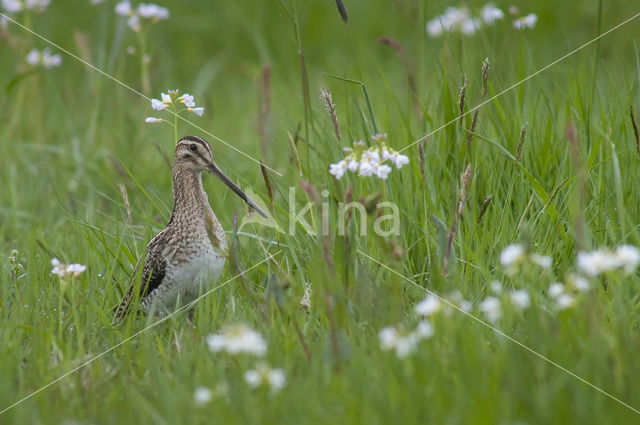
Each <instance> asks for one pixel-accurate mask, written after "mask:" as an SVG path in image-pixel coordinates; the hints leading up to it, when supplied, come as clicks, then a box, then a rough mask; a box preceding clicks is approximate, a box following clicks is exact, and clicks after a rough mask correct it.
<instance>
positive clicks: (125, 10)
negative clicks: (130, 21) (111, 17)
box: [115, 0, 133, 16]
mask: <svg viewBox="0 0 640 425" xmlns="http://www.w3.org/2000/svg"><path fill="white" fill-rule="evenodd" d="M115 11H116V13H117V14H118V15H122V16H130V15H132V14H133V9H131V3H129V0H123V1H121V2H120V3H118V4H116V7H115Z"/></svg>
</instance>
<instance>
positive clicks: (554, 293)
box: [547, 282, 564, 298]
mask: <svg viewBox="0 0 640 425" xmlns="http://www.w3.org/2000/svg"><path fill="white" fill-rule="evenodd" d="M547 293H548V294H549V296H550V297H551V298H558V297H559V296H560V295H562V294H563V293H564V285H563V284H562V283H560V282H555V283H552V284H551V285H549V289H548V290H547Z"/></svg>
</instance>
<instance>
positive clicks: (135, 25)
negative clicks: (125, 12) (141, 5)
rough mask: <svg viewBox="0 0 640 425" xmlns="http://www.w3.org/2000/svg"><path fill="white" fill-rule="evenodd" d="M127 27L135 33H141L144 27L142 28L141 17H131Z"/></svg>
mask: <svg viewBox="0 0 640 425" xmlns="http://www.w3.org/2000/svg"><path fill="white" fill-rule="evenodd" d="M127 25H129V28H131V29H132V30H134V31H135V32H140V30H141V29H142V27H141V26H140V17H139V16H138V15H131V16H129V19H127Z"/></svg>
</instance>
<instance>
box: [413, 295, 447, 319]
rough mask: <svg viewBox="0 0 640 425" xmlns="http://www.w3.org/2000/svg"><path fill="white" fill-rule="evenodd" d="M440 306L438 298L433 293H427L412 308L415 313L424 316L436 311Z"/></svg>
mask: <svg viewBox="0 0 640 425" xmlns="http://www.w3.org/2000/svg"><path fill="white" fill-rule="evenodd" d="M441 308H442V305H441V303H440V299H439V298H438V297H436V296H435V295H433V294H428V295H427V296H426V298H425V299H424V300H422V301H420V302H419V303H418V304H416V305H415V307H414V308H413V309H414V311H415V312H416V314H418V315H420V316H424V317H426V316H431V315H432V314H434V313H437V312H438V311H440V309H441Z"/></svg>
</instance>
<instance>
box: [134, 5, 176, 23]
mask: <svg viewBox="0 0 640 425" xmlns="http://www.w3.org/2000/svg"><path fill="white" fill-rule="evenodd" d="M137 13H138V15H140V17H141V18H144V19H152V20H154V21H161V20H165V19H168V18H169V10H168V9H167V8H164V7H161V6H158V5H157V4H153V3H140V4H139V5H138V9H137Z"/></svg>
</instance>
